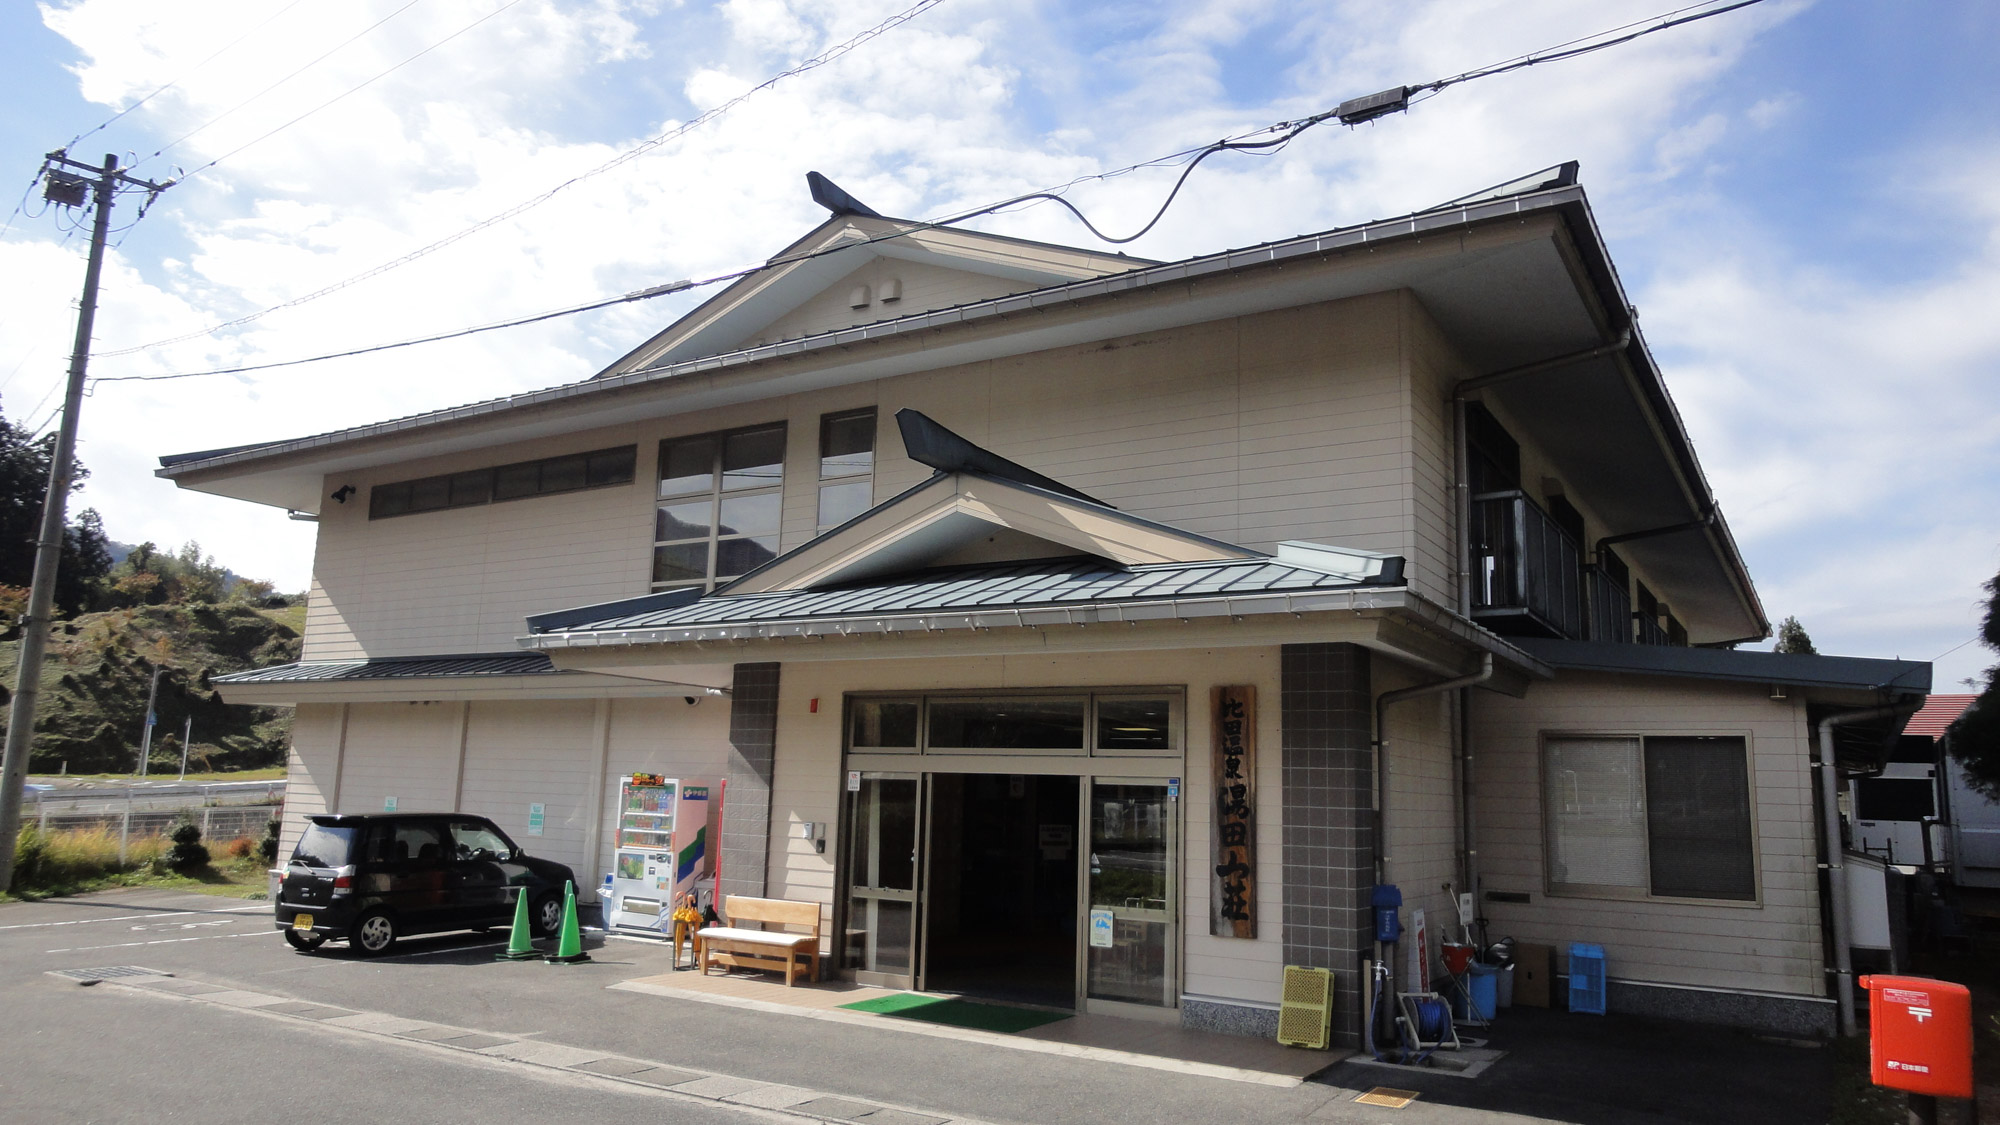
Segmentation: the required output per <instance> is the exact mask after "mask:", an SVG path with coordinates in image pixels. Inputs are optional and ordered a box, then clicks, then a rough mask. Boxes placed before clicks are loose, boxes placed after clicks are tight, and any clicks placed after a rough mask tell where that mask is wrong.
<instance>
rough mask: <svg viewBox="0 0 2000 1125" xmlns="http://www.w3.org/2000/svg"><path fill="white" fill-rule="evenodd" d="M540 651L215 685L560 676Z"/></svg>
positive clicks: (399, 661)
mask: <svg viewBox="0 0 2000 1125" xmlns="http://www.w3.org/2000/svg"><path fill="white" fill-rule="evenodd" d="M561 674H562V673H560V672H558V671H557V670H556V667H555V665H553V664H551V663H549V658H548V657H547V656H544V655H543V654H541V653H539V652H489V653H471V654H467V655H462V656H393V657H378V658H376V659H373V660H301V661H299V662H298V663H296V664H278V665H274V666H272V667H270V668H256V669H252V670H251V671H248V672H233V673H231V674H229V675H227V676H217V677H215V679H214V681H213V682H214V683H217V684H223V685H227V686H242V685H245V684H300V683H329V682H333V681H338V680H409V679H439V678H460V679H462V678H465V677H472V676H476V677H484V676H553V675H561Z"/></svg>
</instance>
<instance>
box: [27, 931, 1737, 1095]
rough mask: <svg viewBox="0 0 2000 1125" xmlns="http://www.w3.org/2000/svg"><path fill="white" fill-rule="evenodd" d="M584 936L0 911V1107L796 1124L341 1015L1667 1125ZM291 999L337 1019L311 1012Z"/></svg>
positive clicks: (588, 1043) (963, 1072)
mask: <svg viewBox="0 0 2000 1125" xmlns="http://www.w3.org/2000/svg"><path fill="white" fill-rule="evenodd" d="M495 936H496V937H497V935H495ZM587 945H588V946H589V947H590V949H591V952H592V954H593V957H594V960H592V961H591V962H590V963H588V964H585V965H578V966H566V967H553V966H548V965H544V964H541V963H539V962H522V963H497V962H495V961H494V960H493V959H492V957H493V953H494V952H495V950H496V949H497V948H498V947H499V943H498V942H497V941H495V940H494V939H493V938H486V937H478V936H475V935H469V934H459V935H451V936H443V937H435V938H418V939H413V940H406V941H405V942H404V943H403V944H402V945H400V946H399V947H398V950H397V952H396V953H395V954H394V955H393V956H390V957H385V958H380V959H376V960H367V959H362V958H359V957H355V956H353V955H351V954H349V953H347V952H346V951H345V950H344V949H343V948H341V947H339V946H332V945H330V946H327V947H324V948H323V950H322V951H321V952H320V953H317V954H313V955H302V954H298V953H295V952H293V951H292V950H291V949H290V947H288V946H287V945H285V943H284V941H283V939H282V937H281V936H280V935H279V934H278V933H277V932H276V931H275V930H274V928H273V927H272V924H271V917H270V912H269V907H268V906H267V905H266V904H263V903H261V902H245V901H241V900H230V899H220V898H212V897H207V896H201V895H185V894H171V893H165V892H117V893H112V894H105V895H98V896H90V897H87V898H78V899H65V900H52V901H48V902H41V903H22V904H10V905H5V906H0V1011H5V1012H7V1013H8V1017H7V1018H6V1019H5V1020H4V1021H0V1058H4V1059H6V1060H7V1064H6V1065H5V1066H4V1067H0V1119H6V1120H22V1121H30V1120H32V1121H52V1122H67V1121H118V1120H133V1119H138V1118H140V1117H144V1118H145V1119H147V1120H163V1121H175V1120H199V1121H202V1122H232V1121H245V1122H251V1121H254V1122H259V1123H264V1122H270V1121H274V1120H280V1121H282V1120H286V1119H298V1118H301V1117H309V1118H311V1119H312V1120H317V1121H325V1120H335V1119H339V1118H342V1117H346V1116H350V1115H352V1116H362V1117H380V1116H384V1115H393V1116H394V1117H395V1118H397V1119H402V1120H412V1121H482V1122H516V1121H518V1122H534V1123H535V1125H546V1123H547V1122H549V1121H551V1120H553V1119H556V1118H555V1117H554V1116H553V1115H563V1116H570V1115H587V1119H589V1120H593V1121H598V1122H614V1121H624V1120H641V1119H644V1120H649V1121H651V1120H667V1121H685V1122H692V1123H698V1125H705V1123H708V1122H718V1123H719V1122H743V1121H746V1120H766V1121H792V1122H797V1121H800V1120H802V1118H800V1117H799V1116H796V1115H783V1114H776V1113H773V1112H771V1111H770V1110H768V1109H760V1108H757V1107H755V1106H752V1105H736V1104H727V1103H720V1102H716V1101H713V1100H704V1099H703V1098H700V1097H695V1096H691V1095H689V1094H687V1093H682V1092H676V1091H674V1090H672V1089H665V1090H661V1089H654V1088H651V1087H641V1086H636V1085H634V1084H633V1081H642V1080H644V1075H638V1076H634V1078H633V1080H632V1081H625V1080H620V1079H617V1078H612V1077H606V1076H604V1075H600V1074H592V1073H583V1072H580V1071H576V1070H565V1069H561V1068H560V1067H552V1066H547V1065H530V1064H529V1063H527V1062H520V1061H509V1058H507V1057H495V1056H492V1055H487V1054H480V1053H477V1052H476V1051H473V1050H469V1049H457V1048H453V1047H451V1046H449V1045H448V1043H449V1041H447V1045H438V1044H436V1043H428V1042H421V1041H417V1040H414V1039H410V1038H399V1037H397V1036H395V1035H390V1034H376V1033H373V1032H370V1031H368V1030H366V1028H365V1027H357V1026H350V1025H353V1024H360V1023H365V1021H367V1020H380V1021H387V1020H390V1019H391V1018H392V1017H393V1018H399V1019H400V1020H401V1021H402V1022H401V1024H400V1025H397V1026H405V1027H416V1026H418V1025H419V1024H421V1025H440V1026H443V1027H448V1028H453V1029H465V1030H469V1031H471V1032H476V1033H478V1034H477V1035H475V1036H474V1037H472V1038H467V1039H461V1040H459V1042H460V1043H461V1044H462V1045H463V1044H471V1045H474V1046H477V1045H480V1044H489V1043H490V1044H514V1046H505V1045H500V1046H493V1047H491V1048H490V1049H491V1050H494V1051H499V1052H502V1053H503V1055H504V1053H506V1052H514V1053H515V1054H517V1055H518V1054H521V1053H522V1052H523V1051H524V1050H525V1051H526V1052H527V1053H529V1054H532V1053H533V1052H534V1051H543V1052H548V1053H550V1054H552V1055H555V1056H557V1057H559V1058H564V1059H585V1058H594V1057H596V1055H598V1054H600V1053H601V1054H612V1055H617V1056H622V1057H625V1058H627V1059H637V1060H646V1061H648V1062H651V1063H656V1064H660V1065H662V1066H665V1067H669V1068H682V1069H683V1070H685V1071H686V1072H689V1075H690V1076H692V1077H695V1078H700V1077H701V1076H711V1077H709V1078H706V1079H703V1082H705V1083H706V1084H707V1086H708V1088H710V1089H711V1090H715V1089H727V1090H733V1089H742V1088H748V1087H760V1086H762V1085H763V1084H782V1085H785V1086H790V1087H798V1088H803V1089H804V1090H807V1091H812V1092H814V1093H815V1094H816V1095H823V1096H824V1098H825V1099H827V1100H824V1101H821V1102H819V1103H816V1104H819V1105H821V1106H822V1107H831V1108H827V1109H826V1116H829V1117H843V1118H848V1119H853V1120H858V1121H866V1122H869V1123H870V1125H929V1123H935V1122H939V1121H942V1120H947V1119H949V1120H953V1121H979V1122H992V1123H1010V1122H1032V1123H1046V1125H1087V1123H1088V1125H1094V1123H1099V1122H1103V1123H1117V1125H1134V1123H1143V1122H1181V1121H1186V1122H1204V1123H1206V1122H1229V1123H1230V1125H1255V1123H1260V1122H1290V1121H1301V1120H1312V1121H1334V1122H1368V1123H1378V1122H1385V1121H1395V1122H1410V1123H1426V1125H1428V1123H1433V1122H1435V1123H1440V1125H1458V1123H1461V1122H1500V1121H1508V1122H1519V1121H1528V1120H1537V1119H1541V1120H1568V1121H1579V1120H1591V1121H1617V1120H1633V1121H1668V1120H1683V1119H1688V1118H1679V1117H1674V1116H1663V1115H1660V1114H1659V1113H1658V1112H1657V1107H1649V1108H1650V1109H1651V1111H1648V1112H1638V1113H1635V1114H1632V1115H1626V1114H1622V1113H1619V1112H1615V1110H1614V1111H1612V1112H1604V1111H1603V1109H1604V1107H1598V1111H1597V1112H1592V1113H1589V1114H1586V1115H1583V1116H1578V1115H1575V1114H1572V1113H1562V1114H1560V1115H1552V1116H1550V1117H1546V1118H1540V1117H1527V1116H1520V1115H1516V1114H1513V1113H1507V1112H1499V1111H1496V1109H1495V1108H1494V1107H1492V1106H1482V1105H1480V1104H1477V1103H1478V1101H1479V1099H1477V1098H1472V1099H1469V1100H1470V1102H1471V1103H1472V1104H1467V1101H1468V1099H1464V1098H1457V1099H1453V1100H1457V1101H1459V1102H1460V1104H1457V1105H1447V1104H1443V1103H1442V1102H1441V1101H1438V1100H1431V1099H1420V1100H1419V1101H1417V1102H1415V1103H1413V1104H1412V1105H1410V1106H1409V1107H1407V1108H1404V1109H1399V1110H1387V1109H1377V1108H1372V1107H1367V1106H1361V1105H1357V1104H1355V1103H1354V1102H1353V1100H1352V1099H1353V1098H1354V1096H1355V1093H1356V1092H1357V1090H1356V1088H1342V1087H1341V1086H1336V1085H1329V1084H1324V1083H1308V1084H1306V1085H1304V1086H1300V1087H1294V1088H1277V1087H1269V1086H1256V1085H1249V1084H1245V1083H1239V1082H1232V1081H1225V1080H1221V1079H1216V1078H1207V1077H1200V1076H1195V1075H1188V1074H1178V1073H1172V1072H1165V1071H1160V1070H1151V1069H1141V1068H1138V1067H1132V1066H1125V1065H1120V1064H1116V1063H1108V1062H1102V1061H1094V1060H1084V1059H1075V1058H1068V1057H1063V1056H1057V1055H1047V1054H1029V1053H1025V1052H1016V1051H1012V1050H1007V1049H1001V1048H995V1047H991V1046H987V1045H983V1044H976V1043H970V1042H964V1041H960V1040H953V1039H941V1038H933V1037H930V1036H923V1035H914V1034H909V1033H906V1032H899V1031H895V1030H891V1029H888V1028H886V1027H885V1029H883V1030H876V1029H874V1028H872V1027H864V1026H854V1025H849V1024H830V1023H827V1022H824V1021H819V1020H811V1019H802V1018H798V1017H796V1016H792V1015H782V1014H774V1013H767V1012H760V1011H754V1010H747V1009H741V1008H732V1007H724V1006H719V1005H713V1004H697V1003H690V1002H684V1001H678V1002H677V1001H674V1000H670V999H665V998H662V997H658V996H649V995H645V994H641V993H634V992H626V991H613V990H607V986H609V985H612V984H615V983H617V982H620V981H624V980H629V979H631V978H634V977H639V976H647V975H651V974H654V973H658V972H663V971H666V970H667V968H668V963H667V959H666V958H667V954H666V951H665V949H664V948H663V947H656V946H653V945H650V944H644V943H636V942H629V941H616V942H612V943H610V944H608V945H604V944H600V943H597V942H595V941H589V942H587ZM121 965H136V966H143V967H146V968H149V969H154V970H158V971H161V972H166V973H172V974H175V979H174V981H173V982H162V984H163V986H165V985H167V984H169V983H170V984H171V986H172V987H174V988H180V989H186V990H196V991H197V992H202V991H205V993H206V995H203V994H191V995H175V994H171V993H166V992H160V991H152V990H149V989H146V988H140V987H133V986H123V985H120V984H118V983H116V982H108V983H106V984H104V985H100V986H95V987H85V986H80V985H78V984H76V983H74V982H72V981H68V980H63V979H60V978H57V977H53V976H50V975H48V973H49V972H50V971H52V970H62V969H77V968H95V967H104V966H121ZM224 990H248V992H249V993H255V994H258V997H255V998H248V999H237V1000H235V1002H237V1003H242V1004H269V1003H270V1001H271V1000H272V999H273V998H277V999H279V1000H281V1001H282V1000H292V1001H300V1002H302V1003H297V1004H293V1005H289V1006H286V1007H289V1008H290V1009H292V1010H294V1011H303V1012H307V1013H308V1015H306V1016H295V1015H283V1014H274V1013H275V1012H278V1011H279V1010H280V1009H279V1008H270V1007H267V1008H266V1010H264V1011H257V1010H251V1009H250V1008H247V1007H232V1006H231V1003H230V1002H231V1001H232V998H243V997H245V996H246V993H244V992H232V991H224ZM312 1005H323V1006H331V1007H334V1008H338V1009H340V1010H341V1011H342V1013H354V1014H351V1015H344V1016H343V1017H342V1019H341V1020H339V1021H337V1022H315V1018H316V1017H314V1016H313V1015H311V1013H312V1012H313V1011H314V1009H312V1008H311V1006H312ZM317 1011H318V1013H319V1014H320V1015H325V1014H326V1010H325V1009H324V1008H321V1009H318V1010H317ZM884 1023H885V1024H887V1023H888V1021H884ZM407 1034H409V1035H421V1034H426V1033H424V1032H415V1031H411V1032H408V1033H407ZM437 1034H438V1035H443V1034H444V1033H443V1032H439V1033H437ZM453 1034H459V1032H453ZM565 1048H568V1049H571V1050H568V1051H565V1050H564V1049H565ZM564 1065H565V1066H566V1065H568V1064H567V1063H565V1064H564ZM578 1065H591V1066H594V1065H596V1064H594V1063H593V1064H578ZM633 1065H635V1066H636V1065H637V1064H633ZM1500 1065H1501V1066H1505V1065H1507V1064H1506V1063H1505V1062H1504V1061H1503V1063H1501V1064H1500ZM612 1069H616V1068H612ZM1346 1069H1350V1070H1351V1069H1353V1068H1346ZM662 1073H664V1072H662ZM715 1076H720V1077H715ZM1770 1078H1771V1076H1770V1075H1764V1076H1763V1079H1764V1080H1769V1079H1770ZM679 1080H680V1077H678V1076H677V1077H676V1078H675V1079H674V1080H673V1081H679ZM734 1080H741V1081H734ZM662 1081H666V1080H662ZM1343 1081H1345V1080H1343ZM1372 1081H1373V1080H1367V1081H1366V1082H1365V1083H1364V1084H1363V1085H1362V1086H1361V1087H1359V1088H1365V1085H1366V1084H1372ZM1346 1084H1347V1085H1348V1086H1349V1087H1354V1086H1355V1083H1354V1082H1352V1081H1347V1082H1346ZM1385 1084H1388V1083H1385ZM753 1093H754V1091H753ZM743 1096H744V1097H750V1096H752V1095H750V1094H745V1095H743ZM871 1106H881V1107H888V1108H884V1109H882V1110H880V1111H878V1112H876V1113H875V1115H874V1116H865V1115H863V1116H856V1115H855V1114H853V1113H850V1112H836V1110H840V1109H841V1107H860V1108H862V1109H866V1108H868V1107H871ZM1540 1111H1541V1112H1547V1110H1546V1109H1541V1110H1540ZM1691 1119H1692V1120H1701V1119H1702V1118H1699V1117H1697V1118H1691Z"/></svg>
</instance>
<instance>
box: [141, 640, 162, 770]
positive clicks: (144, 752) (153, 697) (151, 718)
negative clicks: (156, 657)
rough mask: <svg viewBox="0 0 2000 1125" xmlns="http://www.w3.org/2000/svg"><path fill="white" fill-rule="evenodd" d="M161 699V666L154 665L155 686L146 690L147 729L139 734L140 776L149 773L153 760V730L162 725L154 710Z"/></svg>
mask: <svg viewBox="0 0 2000 1125" xmlns="http://www.w3.org/2000/svg"><path fill="white" fill-rule="evenodd" d="M159 698H160V666H159V665H158V664H155V665H153V686H151V687H149V688H147V689H146V729H145V730H144V731H141V732H140V734H139V776H140V777H144V776H146V774H147V773H148V772H150V771H149V770H148V768H147V763H148V762H151V761H152V760H153V728H154V727H156V726H159V725H160V716H159V714H158V713H157V712H155V711H154V710H153V704H154V703H155V702H157V701H158V700H159Z"/></svg>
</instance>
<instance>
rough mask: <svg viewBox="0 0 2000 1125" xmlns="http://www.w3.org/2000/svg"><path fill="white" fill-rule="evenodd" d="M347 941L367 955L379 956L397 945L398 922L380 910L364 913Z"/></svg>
mask: <svg viewBox="0 0 2000 1125" xmlns="http://www.w3.org/2000/svg"><path fill="white" fill-rule="evenodd" d="M347 943H348V944H349V945H352V946H353V947H354V948H355V949H356V950H357V951H359V952H360V953H361V954H362V955H363V956H365V957H377V956H380V955H381V954H384V953H387V952H389V950H391V949H393V948H395V946H396V922H395V920H394V919H393V918H390V917H389V915H388V914H387V913H385V912H383V911H380V910H371V911H369V912H368V913H366V914H363V915H362V916H361V917H360V919H359V920H357V921H356V922H355V923H354V931H353V933H351V934H350V935H349V936H348V939H347Z"/></svg>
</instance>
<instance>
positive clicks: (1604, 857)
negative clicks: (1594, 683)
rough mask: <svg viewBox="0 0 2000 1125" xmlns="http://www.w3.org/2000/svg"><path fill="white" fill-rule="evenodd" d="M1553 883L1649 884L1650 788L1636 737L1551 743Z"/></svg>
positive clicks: (1548, 803)
mask: <svg viewBox="0 0 2000 1125" xmlns="http://www.w3.org/2000/svg"><path fill="white" fill-rule="evenodd" d="M1543 785H1544V787H1545V793H1544V801H1545V804H1544V807H1545V808H1546V809H1547V810H1548V814H1547V815H1548V828H1549V839H1548V856H1549V882H1551V883H1555V884H1569V885H1580V886H1596V887H1636V888H1644V887H1645V886H1646V810H1645V790H1644V788H1643V778H1642V776H1641V771H1640V765H1639V740H1638V739H1636V738H1564V739H1550V740H1549V742H1548V756H1547V768H1546V770H1545V771H1544V775H1543Z"/></svg>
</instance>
